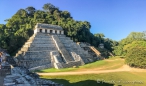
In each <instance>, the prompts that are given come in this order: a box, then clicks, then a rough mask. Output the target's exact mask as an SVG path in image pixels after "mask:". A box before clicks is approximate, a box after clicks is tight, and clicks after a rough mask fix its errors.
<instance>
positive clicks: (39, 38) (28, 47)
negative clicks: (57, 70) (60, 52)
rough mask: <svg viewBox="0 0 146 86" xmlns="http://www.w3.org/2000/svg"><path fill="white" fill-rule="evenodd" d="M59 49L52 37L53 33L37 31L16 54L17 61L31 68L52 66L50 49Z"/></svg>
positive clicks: (37, 68) (38, 68)
mask: <svg viewBox="0 0 146 86" xmlns="http://www.w3.org/2000/svg"><path fill="white" fill-rule="evenodd" d="M52 50H57V48H56V47H55V44H54V42H53V40H52V38H51V35H49V34H44V33H37V34H36V35H35V36H32V37H30V39H29V40H28V41H27V42H26V43H25V45H24V46H23V47H22V48H21V49H20V51H18V53H17V54H16V56H15V57H16V58H15V60H16V62H17V63H18V64H19V65H20V66H25V67H26V68H29V69H30V70H40V69H44V68H50V67H52V66H51V57H50V51H52Z"/></svg>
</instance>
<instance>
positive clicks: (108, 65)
mask: <svg viewBox="0 0 146 86" xmlns="http://www.w3.org/2000/svg"><path fill="white" fill-rule="evenodd" d="M123 65H124V60H123V59H121V58H120V57H112V58H109V59H107V60H100V61H96V62H93V63H89V64H86V65H83V66H80V67H78V68H64V69H55V68H49V69H44V70H38V71H35V72H41V73H47V72H49V73H50V72H68V71H81V70H92V69H95V70H110V69H117V68H119V67H122V66H123Z"/></svg>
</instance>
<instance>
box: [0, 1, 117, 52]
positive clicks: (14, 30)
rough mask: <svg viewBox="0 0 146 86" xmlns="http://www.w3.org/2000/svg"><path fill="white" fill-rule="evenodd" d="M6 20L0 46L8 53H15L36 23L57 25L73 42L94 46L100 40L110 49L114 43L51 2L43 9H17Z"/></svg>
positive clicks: (0, 26)
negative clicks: (92, 31) (94, 32)
mask: <svg viewBox="0 0 146 86" xmlns="http://www.w3.org/2000/svg"><path fill="white" fill-rule="evenodd" d="M6 21H7V23H6V25H3V24H1V25H0V47H1V48H5V49H7V50H8V52H9V53H10V54H13V53H15V52H16V51H17V50H18V49H19V48H20V47H21V46H22V45H23V44H24V43H25V42H26V40H28V38H29V37H30V36H31V35H32V34H33V29H34V26H35V25H36V24H37V23H46V24H53V25H59V26H61V27H62V28H63V29H64V31H65V35H67V36H69V37H71V39H72V40H73V41H75V42H78V41H79V42H88V43H90V44H91V45H93V46H95V47H98V45H99V43H101V42H102V43H104V44H105V46H106V48H107V49H109V50H110V51H112V50H113V49H112V47H113V46H114V44H115V43H114V41H113V40H111V39H106V38H104V34H98V33H97V34H92V33H91V32H90V28H91V25H90V22H88V21H76V20H74V19H73V17H72V16H71V13H70V12H68V11H62V10H59V8H57V7H56V6H54V5H53V4H51V3H47V4H44V6H43V10H37V9H35V8H34V7H32V6H29V7H27V8H25V9H19V10H18V11H17V12H16V13H15V14H14V15H13V16H12V17H11V18H10V19H7V20H6Z"/></svg>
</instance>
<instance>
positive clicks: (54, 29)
mask: <svg viewBox="0 0 146 86" xmlns="http://www.w3.org/2000/svg"><path fill="white" fill-rule="evenodd" d="M37 32H41V33H49V34H64V31H63V29H62V27H60V26H57V25H51V24H41V23H37V25H36V26H35V30H34V33H35V34H36V33H37Z"/></svg>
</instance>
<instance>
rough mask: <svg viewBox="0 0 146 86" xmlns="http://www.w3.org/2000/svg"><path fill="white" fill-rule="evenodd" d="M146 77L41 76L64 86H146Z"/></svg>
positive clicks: (134, 74) (126, 74)
mask: <svg viewBox="0 0 146 86" xmlns="http://www.w3.org/2000/svg"><path fill="white" fill-rule="evenodd" d="M145 76H146V72H143V73H141V72H139V73H138V72H113V73H103V74H86V75H66V76H41V78H45V79H50V80H52V81H54V82H57V83H61V84H64V86H146V77H145ZM97 81H99V82H97ZM134 81H136V82H140V83H135V84H134V83H132V82H134ZM128 82H129V83H128ZM141 82H142V83H141Z"/></svg>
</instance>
